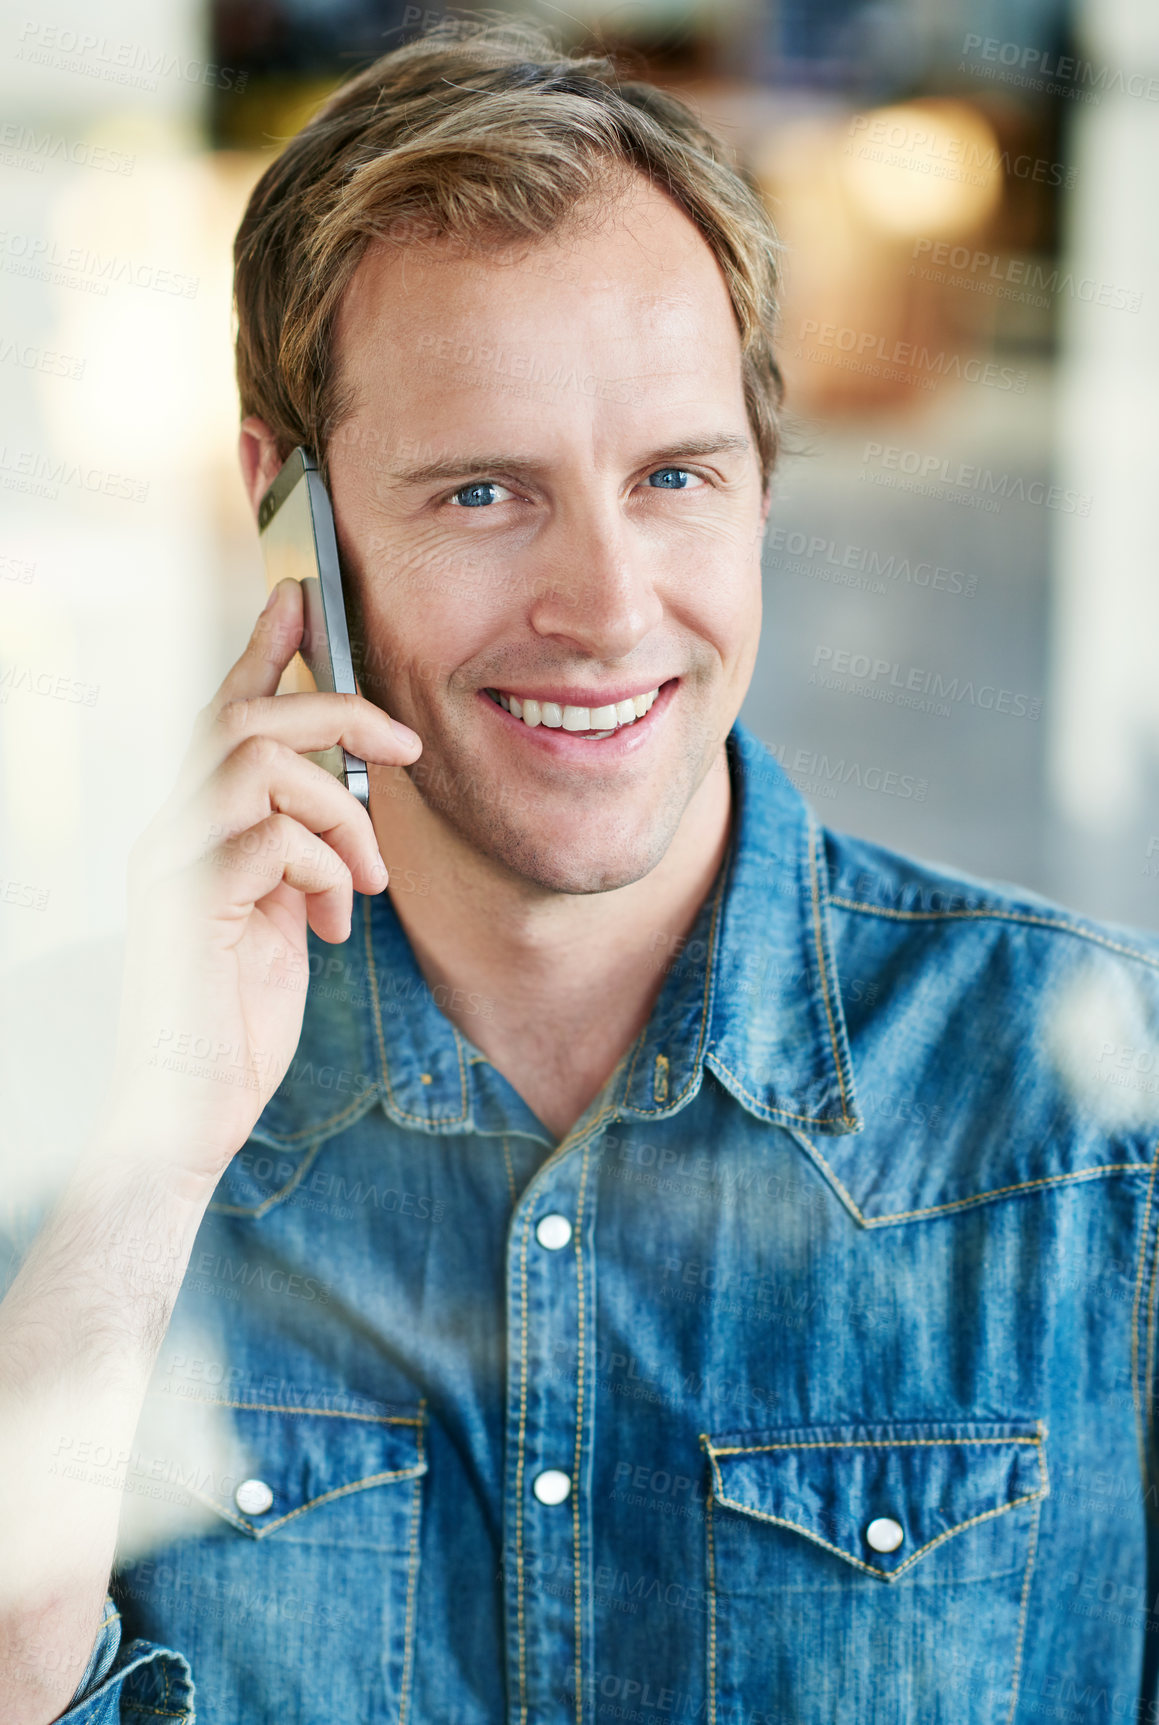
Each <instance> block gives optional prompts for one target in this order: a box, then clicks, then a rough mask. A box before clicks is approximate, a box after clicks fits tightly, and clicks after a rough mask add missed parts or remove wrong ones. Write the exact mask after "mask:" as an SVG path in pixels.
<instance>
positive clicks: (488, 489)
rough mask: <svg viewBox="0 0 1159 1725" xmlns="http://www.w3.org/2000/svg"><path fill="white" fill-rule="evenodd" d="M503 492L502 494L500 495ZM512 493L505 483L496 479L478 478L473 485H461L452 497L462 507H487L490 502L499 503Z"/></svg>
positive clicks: (452, 500) (453, 501)
mask: <svg viewBox="0 0 1159 1725" xmlns="http://www.w3.org/2000/svg"><path fill="white" fill-rule="evenodd" d="M500 493H502V496H500ZM510 496H511V493H510V491H508V489H507V487H506V486H505V485H500V484H499V483H498V481H497V480H494V479H477V480H475V481H474V483H473V484H471V485H463V486H460V488H459V490H458V491H456V492H455V495H454V496H453V497H452V498H451V502H452V503H457V504H458V505H459V507H460V508H461V509H485V508H486V507H487V506H488V504H490V503H499V502H501V501H502V498H503V497H510Z"/></svg>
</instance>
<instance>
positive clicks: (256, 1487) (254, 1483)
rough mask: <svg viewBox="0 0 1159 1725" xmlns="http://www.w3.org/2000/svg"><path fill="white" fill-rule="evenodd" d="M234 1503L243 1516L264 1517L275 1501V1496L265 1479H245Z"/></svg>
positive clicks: (235, 1493) (235, 1496) (235, 1494)
mask: <svg viewBox="0 0 1159 1725" xmlns="http://www.w3.org/2000/svg"><path fill="white" fill-rule="evenodd" d="M233 1501H234V1502H235V1503H236V1504H237V1507H238V1508H239V1509H240V1510H241V1512H242V1514H243V1515H264V1514H265V1513H266V1511H267V1509H269V1507H270V1505H271V1504H272V1503H273V1501H274V1494H273V1492H272V1491H271V1490H270V1488H269V1486H268V1485H267V1484H266V1482H265V1480H264V1479H243V1480H242V1482H241V1484H240V1485H239V1486H238V1488H237V1490H236V1491H235V1492H234V1494H233Z"/></svg>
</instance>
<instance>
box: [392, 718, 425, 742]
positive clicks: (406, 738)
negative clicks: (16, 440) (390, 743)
mask: <svg viewBox="0 0 1159 1725" xmlns="http://www.w3.org/2000/svg"><path fill="white" fill-rule="evenodd" d="M390 723H391V726H392V728H393V730H394V734H395V736H396V737H397V738H398V740H399V742H400V743H405V744H406V746H407V748H408V749H417V748H420V747H421V746H422V745H421V739H420V738H419V737H418V736H416V734H415V732H414V731H412V730H411V728H410V726H409V725H402V724H400V723H399V721H398V720H397V719H392V720H391V721H390Z"/></svg>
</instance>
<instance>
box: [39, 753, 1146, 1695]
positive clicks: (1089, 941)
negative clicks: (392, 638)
mask: <svg viewBox="0 0 1159 1725" xmlns="http://www.w3.org/2000/svg"><path fill="white" fill-rule="evenodd" d="M729 760H730V769H731V772H732V775H733V785H734V791H735V802H734V818H733V827H732V834H731V839H730V845H729V851H728V855H727V857H726V859H725V862H724V864H723V866H722V869H721V873H720V876H719V878H718V880H717V882H716V884H715V886H714V888H713V890H712V892H711V893H710V894H709V896H708V898H707V899H706V901H705V903H704V905H703V907H702V909H701V911H700V913H699V916H698V920H697V922H696V924H695V926H694V928H693V930H692V931H691V933H690V934H689V936H688V937H687V939H686V940H684V941H670V940H667V939H661V940H659V941H658V943H657V947H656V951H655V954H654V957H655V962H656V964H657V966H658V967H659V968H660V969H663V968H664V967H665V966H667V967H668V968H667V975H666V977H665V980H664V982H663V987H662V990H661V992H660V994H659V996H658V999H657V1002H656V1005H655V1007H654V1010H653V1012H652V1014H651V1018H650V1020H649V1022H648V1024H647V1026H646V1027H645V1029H644V1030H643V1031H642V1032H641V1034H640V1035H639V1037H638V1038H637V1040H636V1041H635V1042H634V1043H633V1044H632V1046H631V1047H630V1048H629V1049H628V1050H627V1052H626V1053H625V1054H624V1056H623V1058H622V1059H621V1061H620V1062H619V1064H618V1066H617V1067H616V1069H615V1071H614V1073H613V1075H612V1076H611V1078H610V1079H609V1080H608V1082H607V1084H606V1086H605V1087H604V1089H603V1090H602V1092H601V1093H600V1095H599V1096H598V1097H597V1098H596V1100H595V1101H594V1102H593V1103H592V1105H591V1107H590V1108H589V1109H588V1110H587V1112H586V1113H585V1114H584V1115H583V1117H582V1119H580V1120H579V1121H578V1122H577V1123H576V1124H575V1126H574V1127H573V1128H572V1130H571V1131H570V1132H568V1134H567V1135H566V1137H565V1138H564V1139H563V1140H562V1141H560V1142H558V1143H557V1142H555V1141H554V1140H553V1137H552V1135H551V1133H549V1132H548V1131H547V1130H546V1129H545V1128H544V1127H543V1125H542V1124H541V1123H540V1122H539V1121H538V1120H537V1118H536V1117H535V1115H534V1114H533V1113H532V1112H531V1110H530V1109H529V1108H528V1106H527V1105H526V1104H525V1103H524V1102H523V1101H522V1100H521V1098H520V1097H519V1096H518V1095H517V1093H516V1092H515V1090H514V1089H513V1087H512V1086H511V1084H510V1083H508V1082H507V1080H506V1079H504V1078H503V1076H502V1075H501V1074H500V1073H499V1072H498V1071H497V1070H496V1069H495V1068H494V1067H493V1066H492V1065H491V1064H490V1063H489V1061H488V1060H487V1058H486V1057H485V1055H483V1054H482V1053H481V1052H480V1050H479V1048H477V1047H476V1046H475V1045H474V1043H473V1042H472V1041H471V1040H470V1038H469V1037H468V1036H466V1035H464V1034H462V1033H461V1032H460V1031H459V1030H458V1029H456V1028H455V1026H454V1025H453V1024H452V1023H451V1022H450V1020H449V1019H448V1018H447V1017H446V1016H444V1013H443V1012H442V1010H441V1009H440V1002H439V1001H438V1000H437V999H435V998H433V997H432V993H431V991H430V990H429V989H428V987H427V985H426V984H425V982H424V981H423V979H422V976H421V974H420V972H419V970H418V967H417V965H416V962H415V959H414V956H413V954H412V952H411V949H410V946H409V944H408V942H407V940H406V938H405V935H404V934H403V932H402V928H401V925H400V923H399V921H398V918H397V915H396V913H395V910H394V908H393V905H392V902H391V899H390V897H389V896H383V897H379V898H364V899H362V900H361V901H358V902H357V905H356V910H357V915H356V919H355V928H354V931H353V932H352V934H351V937H350V939H349V941H348V942H347V943H346V945H345V946H344V947H339V948H335V947H329V946H326V945H325V944H323V943H317V942H316V943H314V944H313V945H312V947H311V960H310V964H311V972H312V974H311V981H310V989H309V995H308V1002H307V1009H306V1018H305V1024H304V1027H303V1031H302V1035H301V1040H300V1043H299V1046H298V1051H297V1056H296V1058H295V1061H294V1063H293V1066H292V1067H291V1070H290V1072H289V1074H288V1075H287V1078H286V1080H285V1082H284V1083H283V1084H282V1086H281V1088H280V1090H279V1091H278V1092H277V1094H276V1095H275V1096H274V1097H273V1099H272V1100H271V1102H270V1103H269V1105H268V1107H267V1108H266V1110H265V1112H264V1113H263V1115H262V1117H261V1119H260V1121H259V1123H258V1125H257V1127H256V1128H255V1130H254V1132H253V1135H252V1138H251V1140H250V1141H249V1143H248V1144H247V1145H246V1147H245V1149H244V1150H243V1151H242V1152H241V1153H240V1154H239V1155H238V1156H236V1157H235V1158H234V1160H233V1162H232V1163H231V1165H230V1167H229V1169H228V1171H227V1173H226V1174H225V1176H224V1178H223V1179H222V1181H221V1184H220V1187H219V1189H218V1191H217V1193H216V1196H215V1200H214V1202H213V1204H212V1206H211V1208H210V1210H209V1212H208V1213H207V1215H206V1217H205V1221H204V1225H203V1227H202V1229H201V1232H200V1234H199V1236H198V1240H197V1243H196V1246H195V1249H194V1252H193V1257H192V1260H191V1263H190V1267H189V1271H188V1274H187V1277H186V1281H185V1284H184V1287H183V1290H182V1294H181V1298H180V1301H179V1304H178V1310H177V1313H176V1315H175V1319H174V1324H173V1328H172V1329H171V1331H170V1334H169V1337H168V1338H167V1342H166V1346H165V1348H164V1350H163V1352H162V1356H161V1358H160V1361H159V1364H158V1368H157V1373H156V1376H155V1379H154V1384H153V1388H152V1391H151V1394H150V1398H149V1405H148V1407H147V1409H146V1415H145V1417H144V1418H143V1420H142V1428H141V1430H142V1433H143V1434H147V1433H148V1431H149V1429H150V1426H151V1423H152V1425H153V1426H155V1427H156V1428H157V1430H158V1431H159V1432H160V1436H159V1437H157V1438H155V1439H154V1438H148V1437H147V1436H141V1435H139V1438H138V1448H139V1451H140V1453H138V1454H135V1456H134V1458H133V1462H132V1468H133V1470H134V1471H133V1472H132V1473H131V1475H130V1479H129V1491H128V1493H127V1498H128V1499H132V1500H133V1501H134V1503H135V1504H136V1507H137V1511H138V1521H139V1522H140V1524H141V1525H140V1526H138V1529H137V1532H136V1533H135V1535H134V1536H133V1540H132V1541H130V1543H131V1544H133V1546H134V1548H133V1549H132V1550H130V1551H129V1552H128V1553H126V1552H125V1551H124V1549H123V1548H122V1556H121V1559H120V1561H119V1565H118V1569H117V1572H116V1575H115V1577H114V1581H113V1584H112V1594H111V1598H110V1601H109V1605H108V1607H107V1613H108V1615H107V1618H106V1622H105V1625H104V1627H103V1629H102V1631H101V1633H100V1636H99V1637H98V1640H97V1643H96V1645H95V1647H94V1650H93V1655H92V1660H91V1662H90V1666H89V1670H88V1672H87V1673H86V1675H85V1678H84V1681H83V1682H82V1684H81V1686H80V1688H79V1689H78V1691H77V1697H76V1699H75V1700H74V1702H73V1705H72V1707H71V1709H70V1710H69V1711H68V1712H67V1713H66V1714H65V1715H64V1718H65V1719H66V1720H67V1721H68V1725H81V1722H82V1721H83V1722H84V1725H97V1722H98V1721H99V1722H100V1725H106V1722H108V1721H112V1720H117V1719H124V1720H132V1721H144V1720H146V1719H147V1720H148V1721H150V1725H156V1721H157V1719H158V1717H163V1718H175V1719H190V1720H191V1719H192V1718H193V1717H194V1711H195V1710H196V1717H197V1720H198V1722H199V1725H353V1722H358V1725H381V1722H385V1721H392V1722H393V1721H398V1722H404V1721H405V1722H406V1725H476V1722H478V1725H484V1722H485V1725H499V1722H501V1721H505V1722H506V1725H569V1722H576V1725H584V1722H593V1725H594V1722H603V1721H608V1722H611V1721H622V1720H629V1721H647V1722H648V1725H668V1722H669V1721H681V1720H698V1721H702V1722H703V1725H726V1722H727V1725H771V1722H772V1721H794V1722H797V1725H833V1722H834V1721H837V1720H841V1721H851V1722H856V1725H899V1722H913V1725H975V1722H976V1725H982V1722H986V1725H993V1722H995V1721H1010V1720H1014V1719H1016V1718H1017V1719H1029V1718H1031V1717H1035V1718H1037V1717H1040V1716H1046V1717H1050V1718H1064V1719H1068V1720H1083V1721H1087V1720H1090V1721H1096V1720H1097V1721H1104V1720H1117V1719H1125V1720H1126V1719H1129V1720H1137V1719H1156V1718H1159V1699H1157V1697H1159V1678H1157V1672H1159V1657H1157V1649H1159V1638H1157V1636H1156V1634H1155V1631H1156V1629H1159V1623H1157V1622H1156V1619H1157V1618H1159V1597H1157V1595H1159V1539H1157V1538H1156V1534H1157V1531H1159V1520H1157V1514H1156V1478H1157V1473H1156V1452H1155V1429H1154V1417H1153V1416H1154V1392H1153V1381H1154V1369H1155V1359H1156V1348H1157V1338H1156V1325H1155V1317H1156V1283H1155V1271H1156V1232H1157V1225H1159V1200H1157V1198H1156V1195H1155V1194H1154V1191H1153V1188H1154V1180H1155V1169H1156V1144H1157V1141H1159V1056H1157V1053H1156V1050H1157V1048H1159V941H1157V940H1156V938H1155V937H1154V936H1151V935H1146V934H1136V933H1132V932H1129V931H1124V930H1118V929H1112V928H1108V927H1105V926H1100V925H1098V924H1095V923H1091V922H1087V921H1085V920H1083V919H1082V918H1080V917H1078V916H1074V915H1071V914H1070V913H1068V912H1065V911H1062V910H1059V909H1057V908H1055V907H1053V906H1052V905H1050V904H1049V903H1047V902H1046V901H1044V900H1043V899H1040V898H1038V897H1036V896H1034V895H1032V894H1029V893H1025V892H1019V891H1015V890H1012V889H1008V888H1004V887H1003V888H999V887H996V886H993V885H990V884H987V883H984V882H980V881H977V880H973V879H968V878H966V877H962V876H958V875H951V874H948V873H947V872H945V871H944V870H941V869H939V868H935V867H931V866H927V865H925V864H922V863H918V862H915V861H913V860H910V859H906V858H903V857H900V856H897V855H895V854H893V853H891V852H888V851H886V850H883V849H881V848H879V847H877V846H874V845H872V844H869V843H866V842H863V841H861V840H857V839H851V838H848V837H845V836H842V835H840V834H836V833H829V832H826V831H824V830H822V829H821V828H820V827H819V826H818V825H817V823H816V820H815V818H814V816H813V815H812V813H811V812H810V810H809V809H808V807H807V806H806V805H805V804H804V803H803V802H802V800H801V798H800V797H799V796H798V794H797V792H796V791H795V790H794V788H793V787H792V785H791V784H790V783H789V781H788V780H787V778H786V777H785V775H784V774H783V773H782V771H781V770H780V768H779V767H778V766H777V764H776V762H775V761H774V760H773V759H772V757H771V756H770V754H769V753H768V752H767V751H766V750H765V749H764V748H763V746H762V745H761V744H760V743H759V742H758V741H757V740H756V738H755V737H753V736H752V735H751V734H749V733H748V732H747V731H746V730H745V729H744V728H743V727H740V726H737V727H735V728H734V730H733V732H732V734H731V736H730V739H729ZM409 884H410V886H411V889H412V890H415V891H422V890H423V889H424V881H423V878H422V877H421V876H417V875H416V876H415V877H414V879H413V881H412V882H410V883H409ZM407 885H408V883H407V882H405V881H403V882H395V883H394V886H393V888H392V890H394V891H402V890H406V888H407ZM444 1004H448V1005H452V1004H453V1005H454V1007H455V1009H456V1010H457V1012H458V1014H459V1016H460V1017H461V1018H464V1019H466V1020H469V1019H470V1018H471V1017H472V1015H473V1014H475V1013H477V1014H478V1015H480V1019H482V1018H485V1016H486V1014H487V1012H488V1010H489V1008H490V1004H491V1003H490V1002H489V1001H488V1000H487V999H485V998H484V997H482V996H477V997H464V999H462V1000H460V1001H459V1002H457V1003H451V1002H444ZM150 1443H151V1444H152V1448H148V1444H150ZM150 1516H152V1521H150V1519H149V1518H150Z"/></svg>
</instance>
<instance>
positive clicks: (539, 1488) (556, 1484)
mask: <svg viewBox="0 0 1159 1725" xmlns="http://www.w3.org/2000/svg"><path fill="white" fill-rule="evenodd" d="M531 1489H532V1491H533V1492H534V1493H535V1495H536V1497H537V1498H538V1499H539V1501H540V1503H562V1502H563V1500H564V1498H565V1497H567V1495H568V1493H569V1492H570V1491H571V1480H570V1479H569V1478H568V1476H567V1474H566V1473H560V1471H559V1469H558V1468H557V1467H549V1468H545V1469H544V1470H543V1472H542V1473H537V1474H536V1476H535V1478H534V1480H533V1481H532V1482H531Z"/></svg>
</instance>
